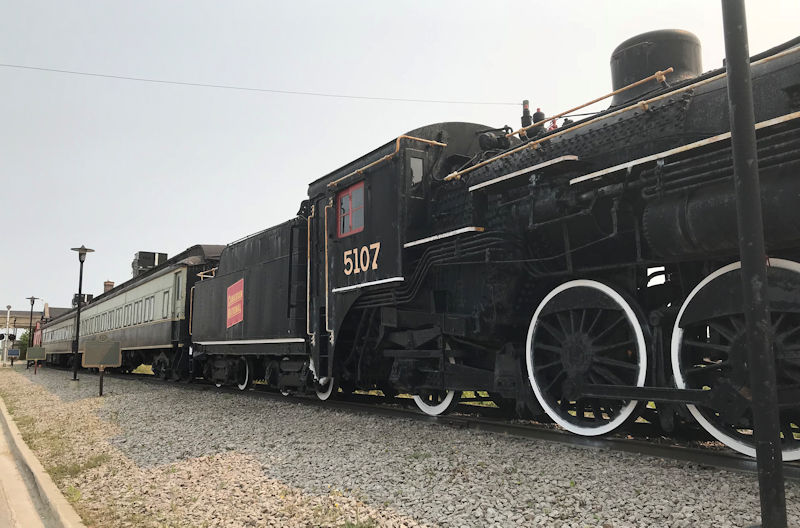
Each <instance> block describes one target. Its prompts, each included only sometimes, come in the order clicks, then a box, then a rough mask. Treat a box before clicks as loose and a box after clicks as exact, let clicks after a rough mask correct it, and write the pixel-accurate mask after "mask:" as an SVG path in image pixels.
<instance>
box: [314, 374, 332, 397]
mask: <svg viewBox="0 0 800 528" xmlns="http://www.w3.org/2000/svg"><path fill="white" fill-rule="evenodd" d="M320 381H324V383H315V385H316V392H317V398H319V399H320V400H322V401H326V400H328V399H330V397H331V396H332V395H333V394H335V393H336V390H337V389H336V382H335V381H334V379H333V378H323V379H322V380H320Z"/></svg>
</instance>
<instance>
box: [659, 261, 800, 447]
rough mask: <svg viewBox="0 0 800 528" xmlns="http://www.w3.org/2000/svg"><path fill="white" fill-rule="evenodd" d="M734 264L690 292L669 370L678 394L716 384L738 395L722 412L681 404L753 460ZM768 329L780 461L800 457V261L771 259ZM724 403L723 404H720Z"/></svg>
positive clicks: (747, 379) (680, 315)
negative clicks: (775, 383)
mask: <svg viewBox="0 0 800 528" xmlns="http://www.w3.org/2000/svg"><path fill="white" fill-rule="evenodd" d="M740 268H741V265H740V263H738V262H735V263H733V264H729V265H728V266H725V267H723V268H720V269H718V270H717V271H715V272H714V273H712V274H711V275H709V276H708V277H706V278H705V279H704V280H703V281H702V282H700V284H698V285H697V286H696V287H695V288H694V290H692V292H691V293H690V294H689V296H688V297H687V298H686V301H684V303H683V306H681V309H680V312H679V313H678V318H677V320H676V321H675V327H674V329H673V332H672V370H673V374H674V376H675V383H676V385H677V386H678V388H681V389H684V388H686V389H705V390H710V389H713V388H715V387H718V388H721V389H726V390H727V391H728V392H729V393H731V394H736V395H740V396H739V397H737V398H733V399H731V404H729V405H727V406H726V407H724V408H721V409H715V410H712V409H710V408H707V407H700V406H696V405H687V407H688V409H689V411H690V412H691V413H692V415H693V416H694V417H695V419H696V420H697V422H698V423H699V424H700V425H701V426H702V427H703V428H704V429H705V430H706V431H708V432H709V433H710V434H711V435H712V436H713V437H714V438H716V439H717V440H719V441H720V442H722V443H724V444H725V445H727V446H728V447H730V448H731V449H734V450H736V451H738V452H740V453H743V454H745V455H749V456H753V457H754V456H755V442H754V439H753V413H752V410H751V408H750V405H749V396H750V373H749V369H748V357H747V338H746V332H745V322H744V313H743V300H742V293H741V273H740ZM767 282H768V285H769V299H770V304H771V306H770V308H771V310H770V328H769V330H768V332H769V334H770V338H771V341H772V349H773V351H774V353H775V370H776V374H777V376H776V378H777V385H778V386H777V389H778V405H779V408H780V409H779V423H780V430H781V449H782V451H783V460H786V461H789V460H798V459H800V399H798V398H797V396H796V395H797V389H798V387H800V299H797V295H796V292H797V291H798V288H800V264H798V263H797V262H792V261H789V260H782V259H770V261H769V267H768V268H767ZM726 403H727V402H726Z"/></svg>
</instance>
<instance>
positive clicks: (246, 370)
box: [236, 356, 253, 391]
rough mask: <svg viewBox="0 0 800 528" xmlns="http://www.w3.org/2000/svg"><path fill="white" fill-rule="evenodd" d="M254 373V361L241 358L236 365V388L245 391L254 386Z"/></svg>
mask: <svg viewBox="0 0 800 528" xmlns="http://www.w3.org/2000/svg"><path fill="white" fill-rule="evenodd" d="M252 372H253V366H252V361H251V360H250V359H248V358H246V357H244V356H239V361H238V362H237V364H236V387H237V388H238V389H239V390H240V391H245V390H247V389H249V388H250V387H251V386H252V385H253V375H252Z"/></svg>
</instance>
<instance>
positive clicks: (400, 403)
mask: <svg viewBox="0 0 800 528" xmlns="http://www.w3.org/2000/svg"><path fill="white" fill-rule="evenodd" d="M82 375H83V376H88V375H92V376H96V374H90V373H87V372H83V373H82ZM106 376H108V377H111V378H117V379H128V380H130V379H136V380H137V381H139V382H144V383H148V384H152V385H156V386H163V385H165V384H168V382H165V381H163V380H160V379H156V378H153V377H152V376H150V375H148V374H114V373H107V374H106ZM169 386H171V387H180V388H182V389H185V390H194V391H198V392H206V391H215V392H226V393H230V394H237V395H240V396H242V397H250V398H259V399H267V400H275V401H281V402H291V403H295V404H297V405H308V406H312V407H319V408H324V409H336V410H340V411H345V412H353V413H363V414H372V415H378V416H386V417H391V418H399V419H406V420H414V421H419V422H427V423H433V424H437V425H440V426H443V427H451V428H455V429H460V430H471V431H482V432H487V433H494V434H502V435H508V436H515V437H519V438H529V439H536V440H544V441H547V442H555V443H559V444H564V445H570V446H577V447H583V448H591V449H600V450H608V451H615V452H623V453H632V454H638V455H645V456H652V457H659V458H664V459H669V460H675V461H681V462H689V463H692V464H697V465H700V466H705V467H709V468H716V469H725V470H729V471H736V472H742V473H750V474H757V472H758V468H757V464H756V460H755V459H753V458H749V457H746V456H743V455H740V454H738V453H734V452H732V451H728V450H727V449H725V450H723V449H720V450H716V449H712V448H700V447H691V446H686V445H681V444H680V443H672V444H663V443H654V442H653V441H646V440H642V439H638V438H622V437H613V436H610V437H585V436H578V435H574V434H572V433H567V432H563V431H561V430H559V429H556V428H554V427H548V426H545V425H542V424H535V423H530V424H529V423H511V422H509V421H508V420H504V419H500V418H496V417H487V416H481V415H480V413H481V412H484V410H483V409H481V408H480V407H476V406H467V405H461V406H460V407H459V408H458V412H457V413H456V414H449V415H445V416H428V415H426V414H423V413H421V412H419V411H418V410H416V407H413V402H412V400H411V399H408V402H405V401H404V400H405V398H395V401H394V402H393V403H392V404H388V403H386V401H385V399H384V398H382V397H379V396H370V395H363V394H355V395H350V396H348V397H346V398H343V399H329V400H327V401H320V400H318V399H317V398H315V397H314V396H313V395H311V396H303V395H296V396H289V397H287V396H283V395H281V394H280V393H278V392H274V391H271V390H266V389H262V388H259V386H258V385H256V386H254V387H253V388H252V389H251V390H248V391H239V390H237V389H235V388H228V387H220V388H218V387H216V386H215V385H213V384H212V383H210V382H206V381H199V380H198V381H197V382H195V383H169ZM490 412H491V409H490ZM784 477H785V478H786V479H788V480H793V481H800V464H798V463H795V462H789V463H785V464H784Z"/></svg>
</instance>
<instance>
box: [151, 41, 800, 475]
mask: <svg viewBox="0 0 800 528" xmlns="http://www.w3.org/2000/svg"><path fill="white" fill-rule="evenodd" d="M799 42H800V39H796V40H794V41H791V42H789V43H786V44H784V45H782V46H779V47H777V48H775V49H772V50H769V51H768V52H765V53H762V54H761V55H758V56H756V57H753V58H752V71H753V95H754V102H755V112H756V122H757V126H756V128H757V137H758V150H759V166H760V173H761V180H762V190H763V196H762V200H763V209H764V215H765V218H764V222H765V231H766V240H767V247H768V251H769V254H768V255H767V256H765V258H767V257H768V258H769V260H768V263H769V288H770V300H771V310H772V311H771V314H772V327H771V332H772V338H773V341H774V350H775V354H776V359H777V363H778V376H779V378H778V383H779V387H778V389H779V400H780V410H781V428H782V441H783V449H784V458H785V459H787V460H788V459H797V458H800V397H798V395H799V394H800V264H798V263H797V261H800V180H798V178H796V177H795V176H794V174H795V171H797V170H798V169H800V119H799V118H800V47H798V43H799ZM611 66H612V73H613V82H614V89H615V90H617V89H621V88H623V87H627V86H629V85H631V84H632V83H633V84H635V86H633V87H631V88H630V89H625V90H619V91H618V93H616V95H614V99H613V100H612V102H611V105H610V107H609V108H608V109H606V110H605V111H602V112H599V113H597V114H595V115H592V116H591V117H587V118H584V119H582V120H579V121H575V122H572V121H569V120H566V121H565V122H564V124H563V125H562V126H561V127H555V126H551V127H547V128H546V127H545V124H546V123H543V121H544V119H543V118H544V115H543V114H540V113H537V114H535V115H533V116H531V114H530V112H529V111H528V109H527V106H526V107H525V110H524V115H523V129H522V130H520V131H516V132H514V131H512V130H511V129H509V128H507V127H506V128H502V129H492V128H489V127H485V126H481V125H477V124H469V123H440V124H435V125H430V126H425V127H422V128H419V129H417V130H414V131H412V132H409V133H408V134H406V135H403V136H400V137H398V138H396V139H395V140H393V141H391V142H390V143H387V144H386V145H384V146H382V147H380V148H378V149H376V150H374V151H372V152H370V153H368V154H366V155H364V156H362V157H361V158H359V159H357V160H354V161H352V162H351V163H349V164H347V165H346V166H344V167H342V168H340V169H339V170H336V171H334V172H332V173H330V174H328V175H327V176H324V177H322V178H320V179H318V180H316V181H314V182H313V183H311V184H310V186H309V190H308V196H309V198H308V200H306V201H304V202H303V203H302V205H301V208H300V211H299V213H298V216H297V218H295V219H292V220H290V221H289V222H286V223H284V224H281V225H279V226H276V227H272V228H269V229H267V230H265V231H262V232H260V233H257V234H255V235H252V236H250V237H247V238H245V239H243V240H240V241H238V242H234V243H232V244H230V245H228V246H227V247H226V248H225V249H224V250H223V251H222V253H221V255H220V257H219V266H218V267H216V268H214V269H213V270H208V271H206V272H204V273H202V274H201V278H202V279H203V280H200V281H199V282H197V283H195V284H194V285H193V287H192V289H191V292H190V295H189V300H188V301H187V302H188V304H187V306H188V308H187V312H188V313H187V315H186V317H187V318H188V319H189V324H188V325H186V327H185V334H183V335H180V336H178V335H176V336H175V339H174V343H175V347H176V348H175V349H174V350H175V352H174V355H173V356H172V357H174V358H175V360H174V362H175V363H176V364H178V363H180V364H181V365H189V366H190V368H191V371H190V375H192V376H193V375H200V374H202V375H203V376H204V377H206V378H207V379H210V380H213V381H215V382H216V383H218V384H224V383H228V384H230V383H233V384H237V385H238V386H239V388H241V389H246V388H247V387H248V386H250V384H251V383H252V382H253V381H254V380H262V381H263V382H264V383H267V384H269V385H271V386H274V387H275V388H277V389H279V390H281V391H284V392H286V393H289V392H294V391H305V390H315V391H316V392H317V394H318V396H319V397H320V398H322V399H327V398H328V397H330V396H331V395H332V394H334V393H335V391H337V390H339V389H341V390H343V391H352V390H356V389H379V390H381V391H383V392H384V393H385V394H387V395H389V396H391V395H395V394H397V393H400V392H402V393H410V394H414V395H415V396H414V399H415V401H416V403H417V405H418V406H419V407H420V409H422V410H423V411H424V412H426V413H429V414H434V415H435V414H440V413H443V412H446V411H447V410H449V409H452V408H453V406H454V405H456V404H457V403H458V401H459V397H460V395H461V392H463V391H472V392H474V393H475V394H478V393H482V394H488V395H489V396H488V397H489V398H491V399H492V400H493V401H495V402H496V403H497V404H498V405H499V406H500V407H505V408H511V409H514V410H516V411H518V412H520V413H523V414H533V415H538V416H545V415H546V416H547V417H549V418H550V419H552V420H553V421H555V422H556V423H558V424H560V425H561V426H563V427H564V428H566V429H568V430H569V431H572V432H574V433H577V434H582V435H599V434H604V433H608V432H610V431H613V430H615V429H617V428H619V427H621V426H623V424H625V423H626V422H628V421H631V420H634V419H636V417H637V416H639V414H640V413H641V412H648V413H653V410H652V409H645V407H644V405H643V404H644V403H645V402H636V401H630V400H621V399H615V398H604V397H590V396H586V395H585V394H584V393H583V392H582V390H581V388H582V387H584V386H586V385H590V384H595V385H616V386H621V387H633V386H645V385H650V386H661V387H674V386H677V387H680V388H694V389H707V390H708V389H713V391H714V394H715V395H720V396H719V397H718V398H716V400H715V401H714V402H713V403H712V404H709V406H708V407H700V406H689V407H688V410H689V411H690V413H691V415H693V416H694V418H695V419H696V420H697V421H698V422H699V423H700V424H701V425H702V426H703V427H704V428H705V429H707V430H708V431H709V432H710V433H711V434H712V435H714V436H715V437H716V438H718V439H719V440H721V441H722V442H724V443H725V444H727V445H729V446H730V447H732V448H733V449H736V450H738V451H741V452H744V453H748V454H751V455H752V454H754V449H753V442H752V413H751V411H750V406H749V400H748V394H749V389H748V383H749V382H748V374H747V354H746V347H745V343H744V323H743V321H744V317H743V309H742V300H741V294H740V278H739V272H738V270H739V265H738V264H737V263H736V262H735V261H736V259H737V249H738V246H737V230H736V210H735V199H734V190H733V183H732V172H733V169H732V166H731V153H730V149H731V147H730V133H729V129H730V127H729V119H728V101H727V92H726V78H725V71H724V70H714V71H710V72H706V73H702V72H701V67H700V44H699V42H698V40H697V38H696V37H694V36H693V35H691V34H689V33H686V32H682V31H657V32H651V33H647V34H644V35H640V36H638V37H634V38H632V39H630V40H628V41H626V42H624V43H623V44H621V45H620V46H619V47H618V48H617V50H615V52H614V54H613V56H612V60H611ZM668 68H672V71H670V72H669V73H666V74H665V73H663V71H664V70H667V71H669V70H668ZM654 72H658V74H657V75H655V76H654V77H655V78H654V79H652V80H649V81H647V82H642V83H638V84H636V83H635V81H639V80H640V79H645V78H648V76H650V75H651V74H653V73H654ZM180 328H183V327H180ZM178 343H180V344H181V345H182V346H181V347H180V348H178V346H177V345H178ZM170 368H171V366H170V365H169V364H166V365H162V370H163V371H164V372H166V371H167V370H169V369H170ZM184 371H185V369H184ZM657 413H658V414H657V417H656V418H654V419H656V420H658V421H660V422H661V424H662V425H663V426H664V427H665V428H666V429H667V430H669V429H670V427H671V426H672V423H673V422H674V418H675V416H682V415H684V416H686V417H688V416H689V415H688V413H686V412H685V408H684V407H678V406H677V405H674V404H659V405H658V408H657Z"/></svg>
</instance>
